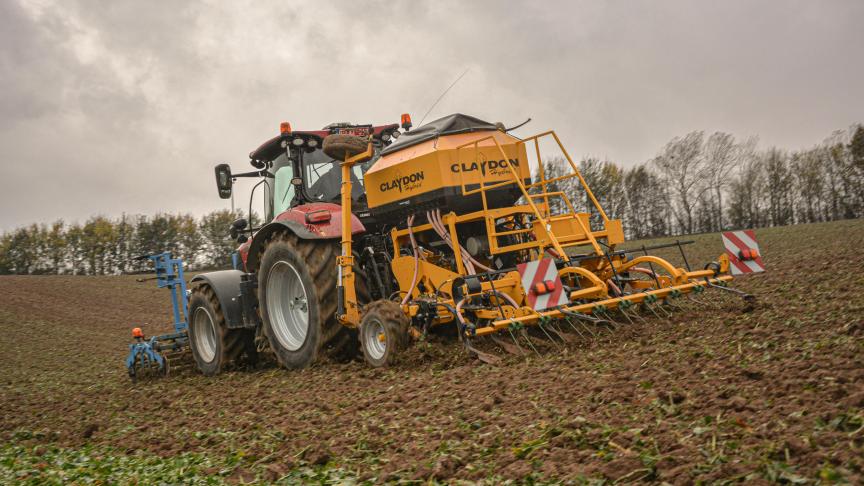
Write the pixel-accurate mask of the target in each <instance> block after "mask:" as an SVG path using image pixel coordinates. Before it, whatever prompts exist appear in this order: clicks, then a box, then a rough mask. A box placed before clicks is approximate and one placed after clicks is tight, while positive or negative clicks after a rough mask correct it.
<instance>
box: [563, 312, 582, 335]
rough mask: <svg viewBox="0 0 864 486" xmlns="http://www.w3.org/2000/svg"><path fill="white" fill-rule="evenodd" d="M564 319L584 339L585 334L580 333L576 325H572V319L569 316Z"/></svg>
mask: <svg viewBox="0 0 864 486" xmlns="http://www.w3.org/2000/svg"><path fill="white" fill-rule="evenodd" d="M565 321H567V324H568V325H569V326H570V327H572V328H573V330H574V331H576V333H577V334H579V337H581V338H582V339H585V335H584V334H582V331H580V330H579V328H578V327H576V326H575V325H573V321H571V320H570V318H569V317H568V318H567V319H565ZM580 324H581V323H580Z"/></svg>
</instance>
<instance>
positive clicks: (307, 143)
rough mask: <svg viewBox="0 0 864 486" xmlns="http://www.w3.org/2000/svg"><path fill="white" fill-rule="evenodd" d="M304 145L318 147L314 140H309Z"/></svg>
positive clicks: (316, 141)
mask: <svg viewBox="0 0 864 486" xmlns="http://www.w3.org/2000/svg"><path fill="white" fill-rule="evenodd" d="M306 145H308V146H310V147H317V146H318V140H315V139H314V138H310V139H309V141H308V142H306Z"/></svg>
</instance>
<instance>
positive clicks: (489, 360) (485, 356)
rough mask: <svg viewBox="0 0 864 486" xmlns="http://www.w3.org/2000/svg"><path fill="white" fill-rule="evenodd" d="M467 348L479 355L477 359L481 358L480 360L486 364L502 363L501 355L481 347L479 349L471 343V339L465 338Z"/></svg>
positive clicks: (495, 364)
mask: <svg viewBox="0 0 864 486" xmlns="http://www.w3.org/2000/svg"><path fill="white" fill-rule="evenodd" d="M465 349H467V350H468V352H469V353H473V354H474V356H476V357H477V359H479V360H480V361H482V362H484V363H486V364H490V365H493V366H497V365H499V364H501V358H500V357H498V356H495V355H494V354H492V353H487V352H485V351H480V350H479V349H477V348H475V347H474V346H472V345H471V340H470V339H465Z"/></svg>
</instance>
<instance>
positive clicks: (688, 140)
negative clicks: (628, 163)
mask: <svg viewBox="0 0 864 486" xmlns="http://www.w3.org/2000/svg"><path fill="white" fill-rule="evenodd" d="M704 138H705V136H704V133H703V132H701V131H699V132H690V133H688V134H687V135H684V136H683V137H675V138H673V139H672V140H671V141H670V142H669V143H667V144H666V147H665V148H664V149H663V152H662V153H661V154H660V155H658V156H657V157H655V158H654V161H653V162H654V167H656V168H657V170H658V171H659V175H660V177H661V178H662V179H663V182H664V183H666V184H667V187H668V188H669V192H668V195H669V202H670V207H671V212H672V215H673V216H674V217H675V221H676V222H677V224H678V230H679V231H680V232H683V233H692V232H693V226H694V225H693V210H694V208H695V206H696V203H697V200H698V198H697V193H698V191H699V190H700V185H701V184H702V183H703V182H704V178H705V158H704V156H703V150H702V148H703V145H704Z"/></svg>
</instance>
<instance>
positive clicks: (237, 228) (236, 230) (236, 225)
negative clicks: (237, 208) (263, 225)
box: [228, 218, 249, 243]
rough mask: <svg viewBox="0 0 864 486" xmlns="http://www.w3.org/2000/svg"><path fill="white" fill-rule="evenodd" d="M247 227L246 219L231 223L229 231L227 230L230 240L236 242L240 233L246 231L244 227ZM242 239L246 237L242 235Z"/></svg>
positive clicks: (238, 219)
mask: <svg viewBox="0 0 864 486" xmlns="http://www.w3.org/2000/svg"><path fill="white" fill-rule="evenodd" d="M248 225H249V222H248V221H246V218H237V219H235V220H234V222H232V223H231V229H230V230H228V232H229V234H230V235H231V239H232V240H237V239H238V236H240V232H241V231H243V230H244V229H246V226H248ZM243 237H244V238H245V237H246V235H243ZM240 243H244V241H241V242H240Z"/></svg>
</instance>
